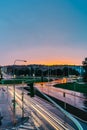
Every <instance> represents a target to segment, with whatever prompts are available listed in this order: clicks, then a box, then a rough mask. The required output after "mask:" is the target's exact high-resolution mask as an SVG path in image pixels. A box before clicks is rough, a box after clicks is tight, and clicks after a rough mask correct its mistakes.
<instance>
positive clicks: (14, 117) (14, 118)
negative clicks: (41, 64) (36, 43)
mask: <svg viewBox="0 0 87 130" xmlns="http://www.w3.org/2000/svg"><path fill="white" fill-rule="evenodd" d="M16 62H27V61H26V60H19V59H16V60H14V64H13V66H15V63H16ZM14 70H15V68H14V69H13V77H14V79H15V71H14ZM13 92H14V93H13V96H14V97H13V123H14V125H15V124H16V109H15V80H14V84H13ZM22 102H23V100H22Z"/></svg>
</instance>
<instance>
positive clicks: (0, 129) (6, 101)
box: [0, 85, 35, 130]
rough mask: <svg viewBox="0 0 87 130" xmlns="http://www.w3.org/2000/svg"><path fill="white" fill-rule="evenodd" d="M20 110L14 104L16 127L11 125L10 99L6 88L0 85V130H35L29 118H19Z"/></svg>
mask: <svg viewBox="0 0 87 130" xmlns="http://www.w3.org/2000/svg"><path fill="white" fill-rule="evenodd" d="M21 112H22V111H21V108H20V107H19V106H18V105H17V104H16V125H15V126H14V123H13V104H12V97H11V95H10V94H9V92H8V86H2V85H0V117H1V118H2V119H1V122H0V130H22V129H23V130H26V129H27V130H28V129H29V130H32V129H33V130H35V126H34V124H33V122H32V121H31V120H30V119H29V117H25V118H23V119H22V118H21Z"/></svg>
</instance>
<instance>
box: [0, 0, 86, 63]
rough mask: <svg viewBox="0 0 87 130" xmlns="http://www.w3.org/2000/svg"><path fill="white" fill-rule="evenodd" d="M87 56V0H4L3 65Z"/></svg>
mask: <svg viewBox="0 0 87 130" xmlns="http://www.w3.org/2000/svg"><path fill="white" fill-rule="evenodd" d="M86 56H87V0H0V65H10V64H13V63H14V60H15V59H24V60H27V61H28V63H29V64H82V60H84V58H85V57H86ZM17 64H18V63H17ZM21 64H22V63H21Z"/></svg>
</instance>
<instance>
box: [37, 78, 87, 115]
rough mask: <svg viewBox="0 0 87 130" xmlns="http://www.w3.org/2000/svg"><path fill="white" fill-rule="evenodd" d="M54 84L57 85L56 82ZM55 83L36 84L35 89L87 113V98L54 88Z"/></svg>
mask: <svg viewBox="0 0 87 130" xmlns="http://www.w3.org/2000/svg"><path fill="white" fill-rule="evenodd" d="M53 83H55V81H54V82H53ZM53 83H52V84H51V83H43V84H42V83H41V84H40V83H36V84H35V87H37V88H38V89H39V90H40V91H42V92H43V93H46V94H48V95H50V96H52V97H55V98H56V99H59V100H61V101H63V102H66V103H68V104H70V105H72V106H75V107H77V108H79V109H81V110H83V111H86V112H87V106H86V105H87V104H85V105H84V102H85V103H87V98H86V97H85V96H84V95H83V94H81V93H77V92H73V91H70V90H66V89H61V88H56V87H53Z"/></svg>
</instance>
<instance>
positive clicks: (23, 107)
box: [22, 82, 24, 119]
mask: <svg viewBox="0 0 87 130" xmlns="http://www.w3.org/2000/svg"><path fill="white" fill-rule="evenodd" d="M23 87H24V82H22V119H23V118H24V91H23Z"/></svg>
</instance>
